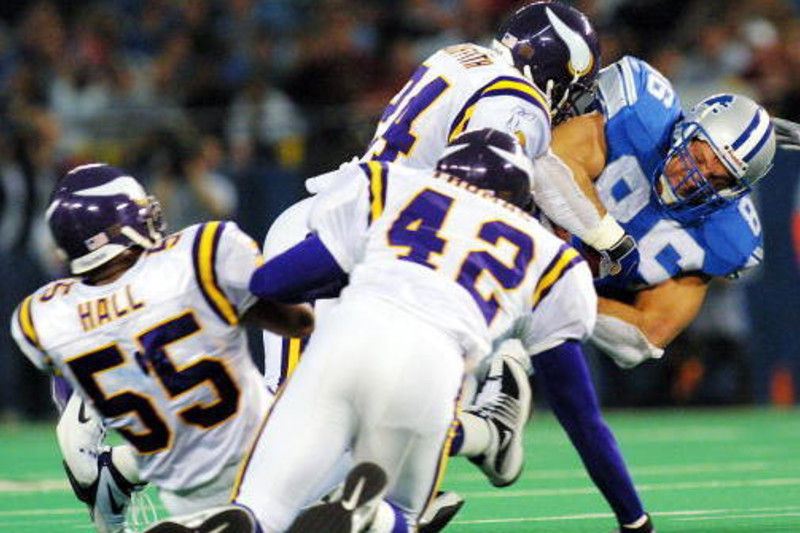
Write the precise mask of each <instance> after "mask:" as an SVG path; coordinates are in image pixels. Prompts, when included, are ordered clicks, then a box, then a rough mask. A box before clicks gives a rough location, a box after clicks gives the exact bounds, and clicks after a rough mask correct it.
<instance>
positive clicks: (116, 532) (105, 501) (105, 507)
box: [64, 449, 155, 533]
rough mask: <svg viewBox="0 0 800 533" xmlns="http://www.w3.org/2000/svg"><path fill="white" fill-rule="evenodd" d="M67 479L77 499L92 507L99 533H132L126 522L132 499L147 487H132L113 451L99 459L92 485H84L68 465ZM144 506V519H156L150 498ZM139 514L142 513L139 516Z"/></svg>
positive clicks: (143, 503)
mask: <svg viewBox="0 0 800 533" xmlns="http://www.w3.org/2000/svg"><path fill="white" fill-rule="evenodd" d="M64 469H65V470H66V472H67V478H68V479H69V482H70V485H72V490H73V491H74V492H75V495H76V496H77V497H78V499H79V500H81V501H82V502H83V503H85V504H86V505H87V506H88V507H89V514H90V516H91V518H92V522H93V523H94V526H95V528H96V529H97V531H98V532H99V533H128V532H129V531H132V529H131V528H130V527H129V526H133V524H129V523H128V522H127V520H126V515H127V514H128V510H129V508H130V507H131V498H132V496H133V494H134V493H135V492H137V491H140V490H142V489H143V488H144V487H145V486H146V483H138V484H135V483H131V482H130V481H129V480H128V479H127V478H126V477H125V476H124V475H123V474H122V472H120V471H119V469H118V468H117V467H116V465H115V464H114V462H113V461H112V456H111V450H110V449H107V450H105V451H103V452H101V453H100V454H99V455H98V456H97V477H96V478H95V480H94V482H93V483H91V484H90V485H84V484H82V483H80V482H79V481H78V480H77V479H76V478H75V476H74V475H73V473H72V471H71V470H70V469H69V466H67V463H66V462H64ZM141 504H142V505H143V506H144V507H145V508H148V507H149V509H145V512H144V513H143V514H144V515H148V514H149V515H150V516H152V517H155V510H154V509H153V505H152V503H151V502H150V500H149V498H147V497H146V496H144V497H143V498H142V499H141ZM136 514H139V513H136Z"/></svg>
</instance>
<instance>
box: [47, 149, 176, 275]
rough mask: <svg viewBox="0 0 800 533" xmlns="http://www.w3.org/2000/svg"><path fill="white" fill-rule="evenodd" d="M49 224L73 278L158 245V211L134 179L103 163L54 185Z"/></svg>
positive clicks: (74, 171) (161, 223)
mask: <svg viewBox="0 0 800 533" xmlns="http://www.w3.org/2000/svg"><path fill="white" fill-rule="evenodd" d="M46 218H47V223H48V225H49V226H50V231H51V233H52V234H53V238H54V239H55V241H56V244H57V245H58V247H59V249H60V250H61V251H62V252H63V253H64V254H65V255H66V257H67V259H68V260H69V268H70V271H71V272H72V273H73V274H83V273H86V272H88V271H90V270H93V269H95V268H97V267H99V266H100V265H102V264H104V263H106V262H108V261H110V260H111V259H113V258H114V257H116V256H118V255H119V254H121V253H122V252H124V251H125V250H127V249H128V248H130V247H131V246H141V247H142V248H145V249H150V248H153V247H155V246H157V245H158V244H159V243H160V241H161V239H162V237H163V232H164V230H165V228H166V226H165V224H164V220H163V217H162V215H161V207H160V205H159V203H158V202H157V201H156V200H155V198H153V197H152V196H148V194H147V193H146V192H145V189H144V187H143V186H142V185H141V184H140V183H139V182H138V181H137V180H136V179H135V178H133V177H132V176H129V175H127V174H126V173H124V172H122V171H121V170H119V169H117V168H114V167H112V166H108V165H105V164H101V163H94V164H89V165H82V166H79V167H76V168H74V169H72V170H70V171H69V172H68V173H67V174H66V175H65V176H64V177H63V178H61V180H59V181H58V183H57V184H56V187H55V190H54V191H53V194H52V195H51V196H50V204H49V207H48V208H47V212H46Z"/></svg>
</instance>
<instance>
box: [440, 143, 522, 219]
mask: <svg viewBox="0 0 800 533" xmlns="http://www.w3.org/2000/svg"><path fill="white" fill-rule="evenodd" d="M436 170H438V171H440V172H443V173H445V174H449V175H451V176H455V177H457V178H460V179H462V180H464V181H467V182H469V183H472V184H473V185H475V186H476V187H478V188H480V189H488V190H491V191H494V193H495V195H496V196H498V197H499V198H502V199H503V200H506V201H508V202H511V203H512V204H514V205H516V206H517V207H521V208H522V209H526V210H528V209H530V207H531V205H532V203H533V198H532V196H531V184H532V183H533V182H532V180H533V164H532V163H531V160H530V159H529V158H528V157H527V156H526V155H525V151H524V150H523V149H522V146H521V145H520V144H519V143H518V142H517V140H516V139H515V138H514V137H513V136H511V135H509V134H507V133H503V132H502V131H498V130H493V129H490V128H485V129H481V130H474V131H468V132H466V133H462V134H461V135H459V136H458V137H456V138H455V139H454V140H453V142H451V143H450V144H449V145H448V146H447V148H445V151H444V154H442V157H441V158H440V159H439V161H438V162H437V164H436Z"/></svg>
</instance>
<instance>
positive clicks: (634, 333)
mask: <svg viewBox="0 0 800 533" xmlns="http://www.w3.org/2000/svg"><path fill="white" fill-rule="evenodd" d="M707 290H708V279H707V278H704V277H700V276H686V277H682V278H677V279H669V280H667V281H664V282H662V283H660V284H658V285H656V286H655V287H653V288H651V289H647V290H644V291H641V292H639V293H638V294H637V296H636V300H635V301H634V303H633V304H632V305H631V304H626V303H623V302H619V301H617V300H611V299H609V298H600V299H599V300H598V312H599V316H598V320H597V324H596V326H595V329H594V332H593V333H592V337H591V341H592V343H593V344H595V345H597V346H598V347H599V348H600V349H602V350H603V351H604V352H606V353H607V354H608V355H609V356H610V357H611V358H612V359H614V361H615V362H616V363H617V364H618V365H619V366H621V367H622V368H632V367H634V366H636V365H638V364H639V363H641V362H643V361H645V360H647V359H651V358H658V357H661V356H662V355H663V353H664V350H663V348H664V347H666V346H667V345H668V344H669V343H670V342H672V340H673V339H674V338H675V337H677V336H678V334H680V333H681V332H682V331H683V330H684V329H685V328H686V326H688V325H689V323H691V321H692V320H694V318H695V317H696V316H697V313H698V312H699V311H700V307H701V306H702V305H703V301H704V300H705V296H706V291H707Z"/></svg>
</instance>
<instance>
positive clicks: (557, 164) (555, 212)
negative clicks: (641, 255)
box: [533, 151, 622, 249]
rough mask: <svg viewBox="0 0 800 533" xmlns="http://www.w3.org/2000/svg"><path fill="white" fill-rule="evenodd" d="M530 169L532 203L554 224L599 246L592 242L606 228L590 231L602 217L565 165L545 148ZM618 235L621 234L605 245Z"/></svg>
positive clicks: (600, 221) (599, 222)
mask: <svg viewBox="0 0 800 533" xmlns="http://www.w3.org/2000/svg"><path fill="white" fill-rule="evenodd" d="M533 169H534V180H533V199H534V200H535V201H536V205H537V206H539V208H540V209H541V210H542V211H544V214H545V215H547V217H548V218H549V219H550V220H552V221H553V222H554V223H556V224H557V225H559V226H561V227H562V228H564V229H565V230H567V231H568V232H570V233H571V234H573V235H575V236H577V237H578V238H580V239H581V240H582V241H583V242H585V243H586V244H588V245H590V246H592V247H593V248H595V249H603V247H598V246H595V245H596V244H598V242H597V241H598V238H599V237H601V236H602V235H603V234H604V233H605V232H606V231H607V230H605V228H604V227H603V229H601V230H600V235H594V233H596V232H597V231H596V230H598V228H601V226H602V222H603V217H601V216H600V214H599V213H598V212H597V208H596V207H595V206H594V204H593V203H592V202H591V201H590V200H589V199H588V198H586V195H585V194H584V193H583V191H582V190H581V188H580V187H579V186H578V184H577V183H575V178H574V177H573V175H572V171H571V170H570V169H569V167H568V166H567V165H566V164H564V162H563V161H561V159H560V158H559V157H558V156H556V155H555V154H553V152H551V151H548V152H547V153H546V154H543V155H542V156H540V157H537V158H535V159H534V160H533ZM621 229H622V228H620V230H621ZM620 237H622V235H621V234H620V235H619V236H617V238H616V239H614V240H613V241H611V242H610V243H609V245H611V244H614V242H616V241H617V240H619V238H620ZM608 240H611V239H610V238H609V239H608ZM607 247H608V246H605V248H607Z"/></svg>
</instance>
